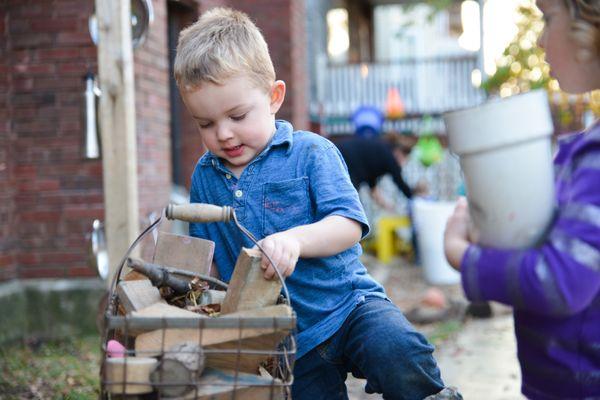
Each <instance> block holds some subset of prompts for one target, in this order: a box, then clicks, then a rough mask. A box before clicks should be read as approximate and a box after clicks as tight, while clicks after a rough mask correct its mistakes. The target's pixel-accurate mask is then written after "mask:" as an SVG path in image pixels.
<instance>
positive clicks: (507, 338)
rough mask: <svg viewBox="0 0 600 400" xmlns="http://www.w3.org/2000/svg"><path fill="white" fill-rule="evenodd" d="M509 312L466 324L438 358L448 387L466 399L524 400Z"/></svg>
mask: <svg viewBox="0 0 600 400" xmlns="http://www.w3.org/2000/svg"><path fill="white" fill-rule="evenodd" d="M516 354H517V350H516V343H515V336H514V332H513V318H512V314H510V313H506V312H505V313H503V314H500V315H497V313H496V314H495V316H494V317H493V318H490V319H472V320H469V321H467V322H466V323H465V325H464V327H463V328H462V329H461V331H460V333H458V334H457V336H456V339H455V340H452V341H449V342H448V343H447V344H446V345H444V346H443V347H440V349H439V351H437V350H436V352H435V357H436V359H437V361H438V365H439V366H440V370H441V371H442V378H443V379H444V382H445V383H446V385H448V386H455V387H457V388H458V389H459V391H460V392H461V394H462V395H463V397H464V398H465V400H478V399H487V400H521V399H524V398H525V397H523V396H522V395H521V372H520V369H519V364H518V362H517V355H516Z"/></svg>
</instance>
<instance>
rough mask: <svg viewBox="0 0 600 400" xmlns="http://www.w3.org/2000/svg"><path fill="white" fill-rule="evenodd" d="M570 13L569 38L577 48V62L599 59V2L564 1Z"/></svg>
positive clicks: (596, 0)
mask: <svg viewBox="0 0 600 400" xmlns="http://www.w3.org/2000/svg"><path fill="white" fill-rule="evenodd" d="M564 1H565V4H566V5H567V8H568V9H569V11H570V13H571V19H572V22H571V32H570V38H571V40H573V42H574V43H575V45H576V46H577V48H578V49H577V53H576V57H577V61H579V62H591V61H594V60H597V59H599V58H600V0H564Z"/></svg>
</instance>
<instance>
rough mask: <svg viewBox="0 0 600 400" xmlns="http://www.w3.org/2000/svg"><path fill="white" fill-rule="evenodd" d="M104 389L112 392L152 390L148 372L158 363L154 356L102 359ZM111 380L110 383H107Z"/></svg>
mask: <svg viewBox="0 0 600 400" xmlns="http://www.w3.org/2000/svg"><path fill="white" fill-rule="evenodd" d="M104 363H105V364H104V366H105V369H104V376H103V378H104V379H105V380H106V382H107V383H106V390H107V391H108V392H110V393H113V394H141V393H150V392H152V391H153V388H152V384H151V383H150V373H151V372H152V370H153V369H154V368H155V367H156V365H157V364H158V361H157V360H156V359H155V358H148V357H120V358H107V359H106V360H105V361H104ZM108 382H111V383H108Z"/></svg>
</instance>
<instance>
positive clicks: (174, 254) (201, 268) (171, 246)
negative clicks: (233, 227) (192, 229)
mask: <svg viewBox="0 0 600 400" xmlns="http://www.w3.org/2000/svg"><path fill="white" fill-rule="evenodd" d="M214 252H215V243H214V242H212V241H210V240H204V239H200V238H195V237H192V236H183V235H175V234H172V233H168V232H163V231H159V232H158V240H157V242H156V248H155V250H154V259H153V263H154V264H159V265H164V266H167V267H172V268H179V269H185V270H187V271H192V272H197V273H199V274H204V275H210V268H211V265H212V260H213V254H214Z"/></svg>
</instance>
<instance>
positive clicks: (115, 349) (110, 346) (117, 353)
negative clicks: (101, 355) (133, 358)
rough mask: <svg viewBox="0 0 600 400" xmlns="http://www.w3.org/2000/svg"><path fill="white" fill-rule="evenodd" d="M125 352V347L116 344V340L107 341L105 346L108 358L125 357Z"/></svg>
mask: <svg viewBox="0 0 600 400" xmlns="http://www.w3.org/2000/svg"><path fill="white" fill-rule="evenodd" d="M126 351H127V349H125V346H123V345H122V344H121V343H119V342H117V341H116V340H109V341H108V343H107V344H106V354H107V355H108V357H109V358H121V357H125V352H126Z"/></svg>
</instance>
